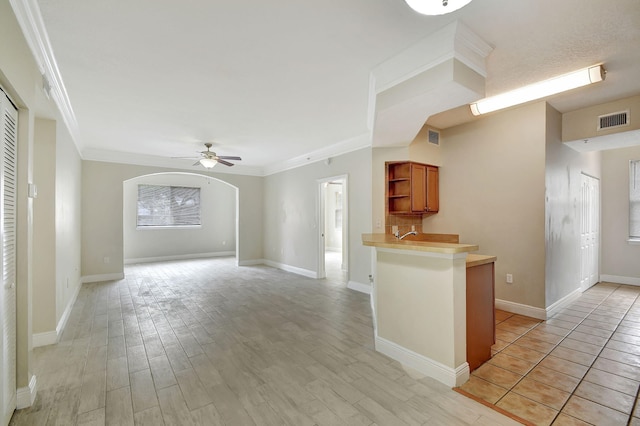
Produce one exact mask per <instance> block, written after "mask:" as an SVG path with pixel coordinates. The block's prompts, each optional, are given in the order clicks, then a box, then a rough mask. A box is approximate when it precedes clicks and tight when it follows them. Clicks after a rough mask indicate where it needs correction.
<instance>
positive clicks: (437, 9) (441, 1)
mask: <svg viewBox="0 0 640 426" xmlns="http://www.w3.org/2000/svg"><path fill="white" fill-rule="evenodd" d="M405 1H406V2H407V4H408V5H409V7H410V8H411V9H413V10H415V11H416V12H418V13H422V14H423V15H444V14H445V13H450V12H453V11H455V10H458V9H460V8H461V7H464V6H466V5H467V4H469V3H471V0H405Z"/></svg>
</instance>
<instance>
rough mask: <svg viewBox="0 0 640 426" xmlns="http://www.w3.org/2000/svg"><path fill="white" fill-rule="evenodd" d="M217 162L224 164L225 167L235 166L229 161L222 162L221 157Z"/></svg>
mask: <svg viewBox="0 0 640 426" xmlns="http://www.w3.org/2000/svg"><path fill="white" fill-rule="evenodd" d="M217 161H218V163H220V164H224V165H225V166H229V167H231V166H233V163H230V162H228V161H224V160H221V159H220V157H218V160H217Z"/></svg>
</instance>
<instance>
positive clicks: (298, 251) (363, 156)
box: [264, 149, 372, 285]
mask: <svg viewBox="0 0 640 426" xmlns="http://www.w3.org/2000/svg"><path fill="white" fill-rule="evenodd" d="M344 174H346V175H348V188H347V191H348V200H349V202H348V217H349V242H348V250H349V256H348V259H349V261H348V262H349V264H348V269H349V280H350V281H355V282H357V283H359V284H365V285H369V279H368V275H369V274H370V273H371V251H370V249H369V248H368V247H364V246H363V245H362V234H364V233H369V232H370V230H371V205H372V204H371V149H361V150H358V151H354V152H351V153H348V154H344V155H341V156H338V157H334V158H332V159H331V163H330V164H329V165H327V164H326V163H325V162H323V161H319V162H316V163H313V164H309V165H308V166H304V167H298V168H296V169H293V170H288V171H285V172H281V173H276V174H274V175H271V176H267V177H265V178H264V199H265V204H264V206H265V207H264V256H265V259H267V260H269V261H272V262H275V263H278V264H283V265H288V266H292V267H295V268H301V269H304V270H306V271H311V272H317V271H318V267H319V265H318V261H319V250H320V248H319V240H318V239H319V233H318V213H319V212H318V202H319V182H318V180H319V179H325V178H329V177H335V176H341V175H344Z"/></svg>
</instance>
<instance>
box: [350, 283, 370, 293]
mask: <svg viewBox="0 0 640 426" xmlns="http://www.w3.org/2000/svg"><path fill="white" fill-rule="evenodd" d="M347 288H349V289H351V290H355V291H359V292H360V293H364V294H371V290H372V288H371V286H370V285H369V284H364V283H359V282H357V281H349V282H348V283H347Z"/></svg>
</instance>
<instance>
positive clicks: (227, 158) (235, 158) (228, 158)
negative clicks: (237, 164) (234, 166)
mask: <svg viewBox="0 0 640 426" xmlns="http://www.w3.org/2000/svg"><path fill="white" fill-rule="evenodd" d="M218 158H221V159H223V160H236V161H240V160H242V158H240V157H230V156H228V155H218Z"/></svg>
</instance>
